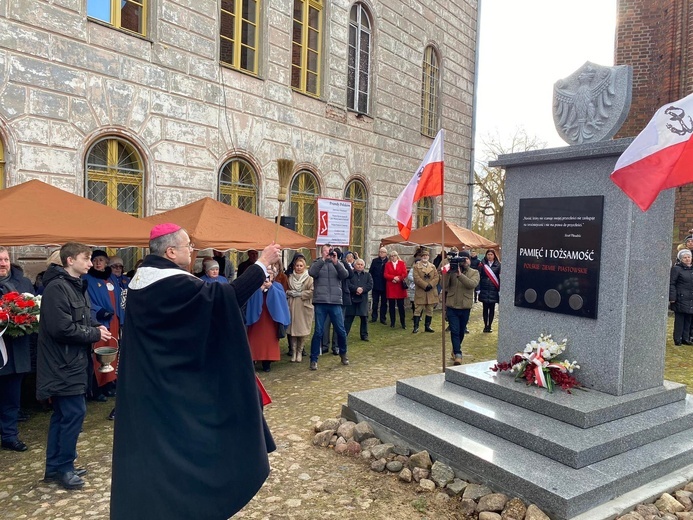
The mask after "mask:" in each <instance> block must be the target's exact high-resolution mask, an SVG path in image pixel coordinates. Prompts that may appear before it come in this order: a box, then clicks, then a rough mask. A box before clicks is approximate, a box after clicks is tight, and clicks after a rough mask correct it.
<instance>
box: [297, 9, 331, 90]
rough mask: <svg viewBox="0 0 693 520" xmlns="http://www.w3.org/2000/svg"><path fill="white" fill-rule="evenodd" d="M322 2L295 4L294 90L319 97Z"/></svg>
mask: <svg viewBox="0 0 693 520" xmlns="http://www.w3.org/2000/svg"><path fill="white" fill-rule="evenodd" d="M322 18H323V0H294V13H293V26H292V29H293V34H292V38H291V40H292V43H291V86H292V87H293V88H294V89H296V90H298V91H300V92H303V93H304V94H310V95H311V96H316V97H317V96H319V95H320V77H321V72H320V69H321V67H320V60H321V58H322Z"/></svg>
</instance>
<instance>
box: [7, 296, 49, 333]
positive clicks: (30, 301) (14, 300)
mask: <svg viewBox="0 0 693 520" xmlns="http://www.w3.org/2000/svg"><path fill="white" fill-rule="evenodd" d="M40 312H41V296H34V295H33V294H31V293H18V292H9V293H7V294H5V295H3V296H2V298H0V330H1V332H0V336H2V335H3V334H7V335H8V336H10V337H12V338H16V337H18V336H24V335H25V334H33V333H34V332H38V326H39V313H40Z"/></svg>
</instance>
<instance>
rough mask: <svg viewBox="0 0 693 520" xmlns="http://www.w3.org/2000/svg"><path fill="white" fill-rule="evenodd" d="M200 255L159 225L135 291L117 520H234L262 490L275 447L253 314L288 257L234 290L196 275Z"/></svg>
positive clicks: (122, 377)
mask: <svg viewBox="0 0 693 520" xmlns="http://www.w3.org/2000/svg"><path fill="white" fill-rule="evenodd" d="M192 248H193V244H192V243H191V242H190V237H189V236H188V234H187V233H186V232H185V230H184V229H181V228H180V226H178V225H175V224H159V225H157V226H155V227H154V228H153V229H152V232H151V235H150V242H149V249H150V254H149V255H148V256H147V257H146V258H145V260H144V262H143V263H142V265H141V266H140V268H139V269H138V270H137V272H136V273H135V276H134V277H133V279H132V281H131V282H130V285H129V288H128V298H127V305H126V309H125V316H126V322H127V327H126V328H125V332H124V337H123V347H122V353H121V358H120V365H119V370H120V373H119V378H118V379H119V380H118V394H117V398H116V399H117V401H116V406H117V408H118V415H117V417H116V420H115V432H114V440H113V478H112V487H111V519H112V520H145V519H146V520H155V519H171V518H181V519H183V518H186V519H187V518H190V519H192V518H194V519H195V520H226V519H227V518H229V517H231V516H233V515H234V514H235V513H236V512H237V511H239V510H240V509H241V508H242V507H243V506H244V505H245V504H246V503H247V502H248V501H249V500H250V499H251V498H252V497H253V496H254V495H255V493H256V492H257V491H258V490H259V489H260V487H261V486H262V484H263V482H264V481H265V479H266V478H267V476H268V474H269V459H268V456H267V454H268V452H271V451H273V450H274V449H275V444H274V441H273V440H272V436H271V434H270V432H269V429H268V427H267V424H266V423H265V420H264V417H263V415H262V402H261V397H260V394H259V392H258V387H257V384H256V380H255V371H254V369H253V362H252V359H251V355H250V347H249V346H248V338H247V335H246V332H245V327H244V325H243V318H242V315H241V306H242V305H243V304H244V303H245V302H246V301H247V300H248V298H250V296H251V295H252V294H253V293H254V292H255V291H256V290H257V289H258V288H260V286H261V285H262V284H263V282H264V281H265V278H266V276H267V268H268V267H269V266H270V265H271V264H272V263H274V262H276V261H278V260H279V258H280V248H279V246H277V245H274V244H272V245H270V246H267V247H266V248H265V250H264V251H263V252H262V255H261V256H260V258H259V259H258V261H257V262H255V263H254V264H252V265H250V266H249V267H248V268H247V269H246V270H245V272H244V274H243V275H242V276H239V277H238V278H236V280H234V281H233V283H231V284H220V283H213V284H208V283H205V282H203V281H202V280H200V279H199V278H197V277H196V276H194V275H192V274H191V273H189V272H188V271H187V268H188V266H189V265H190V253H191V251H192Z"/></svg>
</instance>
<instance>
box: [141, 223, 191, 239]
mask: <svg viewBox="0 0 693 520" xmlns="http://www.w3.org/2000/svg"><path fill="white" fill-rule="evenodd" d="M181 229H183V228H182V227H180V226H179V225H178V224H173V223H172V222H166V223H165V224H157V225H156V226H154V227H153V228H152V230H151V231H150V232H149V240H154V239H155V238H159V237H162V236H164V235H168V234H169V233H175V232H176V231H180V230H181Z"/></svg>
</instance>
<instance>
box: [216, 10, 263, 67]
mask: <svg viewBox="0 0 693 520" xmlns="http://www.w3.org/2000/svg"><path fill="white" fill-rule="evenodd" d="M259 4H260V2H259V0H221V17H220V18H221V27H220V31H219V32H220V34H219V44H220V45H219V47H220V57H219V60H220V61H221V62H222V63H224V64H226V65H229V66H231V67H233V68H234V69H238V70H242V71H243V72H248V73H250V74H257V73H258V41H259V27H258V19H259V14H260V5H259Z"/></svg>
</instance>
